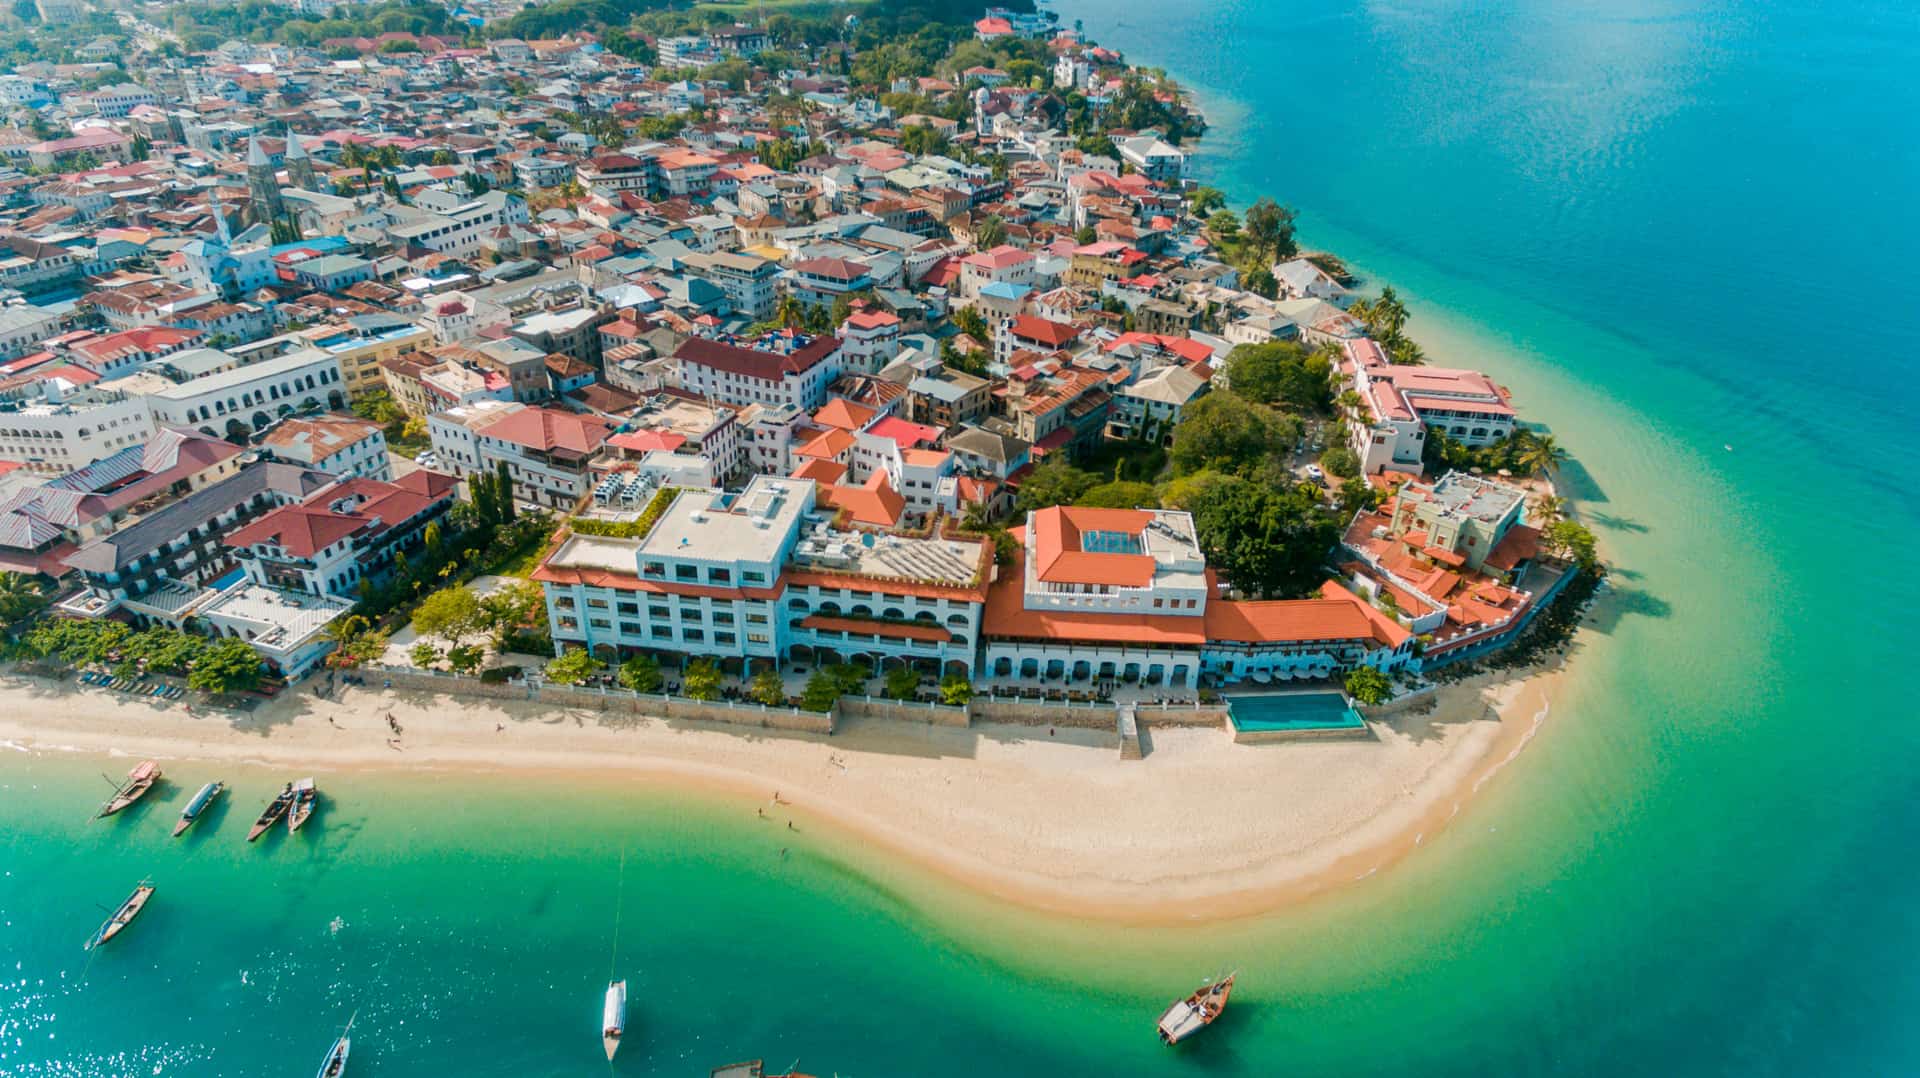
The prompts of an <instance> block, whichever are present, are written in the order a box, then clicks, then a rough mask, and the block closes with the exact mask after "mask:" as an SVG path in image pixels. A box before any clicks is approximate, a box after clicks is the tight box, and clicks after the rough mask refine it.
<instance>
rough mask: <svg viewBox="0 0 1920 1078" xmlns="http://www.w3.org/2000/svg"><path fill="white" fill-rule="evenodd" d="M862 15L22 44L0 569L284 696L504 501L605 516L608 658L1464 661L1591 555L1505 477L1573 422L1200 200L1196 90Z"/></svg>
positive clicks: (2, 371)
mask: <svg viewBox="0 0 1920 1078" xmlns="http://www.w3.org/2000/svg"><path fill="white" fill-rule="evenodd" d="M293 6H294V7H295V8H296V10H298V11H304V10H305V9H304V7H302V6H300V5H298V4H295V5H293ZM885 7H886V5H879V6H878V7H876V8H874V9H873V10H875V11H884V9H885ZM534 10H535V9H528V11H529V12H531V11H534ZM850 10H852V9H850ZM866 10H868V9H866V8H861V9H857V10H853V13H850V14H847V15H838V14H836V15H835V16H834V17H833V18H832V19H826V20H824V21H823V18H821V17H816V18H814V19H813V20H812V21H808V20H806V19H798V18H794V17H791V16H785V15H781V16H775V17H770V18H768V19H766V20H765V21H764V22H755V23H752V24H739V23H728V22H711V21H707V22H702V21H699V20H697V19H694V18H693V17H691V16H681V15H674V16H671V17H670V18H672V19H677V20H678V21H677V22H675V23H673V27H674V29H673V32H664V31H663V32H657V33H656V32H650V31H649V30H648V29H647V27H648V26H650V25H654V26H664V25H666V23H663V22H661V21H660V20H659V19H655V21H654V22H653V23H648V22H646V20H637V21H636V22H635V23H633V24H630V25H626V26H616V27H611V28H607V27H602V28H600V30H599V31H598V32H589V31H585V30H582V31H578V32H572V33H567V34H564V35H554V36H543V37H537V38H534V39H525V38H521V37H515V36H506V34H504V33H502V32H500V31H501V30H502V28H503V27H504V28H507V29H509V30H510V29H512V28H514V27H522V26H524V27H537V26H539V25H540V19H541V18H544V16H533V15H522V14H514V13H513V12H512V11H508V10H502V11H499V12H494V11H490V10H488V9H485V8H483V7H482V8H472V7H466V8H459V9H456V10H453V12H452V14H451V16H450V17H449V19H448V20H446V21H445V23H444V26H445V29H446V32H444V33H425V32H416V31H388V32H382V33H377V34H372V35H346V36H336V37H326V38H323V39H312V34H311V33H310V32H309V31H307V30H303V29H299V28H297V27H296V25H295V24H294V23H292V22H284V23H277V24H276V26H277V31H276V36H277V38H278V40H277V41H247V40H224V39H223V40H220V41H218V42H213V43H208V42H206V41H205V40H203V39H202V38H203V36H204V35H194V34H188V35H182V34H180V33H178V32H176V31H173V30H168V29H165V28H163V27H160V26H156V25H153V24H152V23H149V22H147V21H145V19H144V17H141V16H133V15H127V16H124V17H123V18H121V19H120V20H119V23H118V25H119V26H120V27H121V29H122V31H123V33H124V34H125V39H124V40H125V46H126V47H127V48H128V49H130V50H131V53H130V55H133V56H135V57H136V58H137V59H138V61H139V62H135V63H126V65H125V66H124V67H123V66H121V65H122V63H123V61H125V57H124V56H122V55H121V54H120V53H118V52H108V53H106V54H104V55H88V53H87V52H86V51H85V50H80V49H75V50H72V55H71V56H69V57H63V58H62V62H53V61H50V60H42V61H34V62H21V63H16V64H15V65H14V67H13V68H12V70H11V71H9V72H8V73H7V74H5V75H0V103H3V104H4V106H5V107H6V109H7V110H8V121H9V123H8V125H7V126H5V127H4V128H0V156H3V157H4V158H5V160H6V161H7V162H8V164H9V166H10V167H8V168H7V169H6V170H4V171H0V300H3V301H4V306H0V468H4V469H6V471H7V473H8V474H7V476H6V480H5V482H6V491H5V500H4V502H0V561H4V563H5V565H6V566H7V567H8V568H10V569H12V570H14V571H17V572H21V573H32V574H37V575H39V576H41V577H43V578H46V579H49V580H54V581H57V582H58V583H59V585H60V589H61V591H62V595H63V598H62V599H61V602H60V605H59V607H58V609H59V610H61V611H63V612H65V613H66V614H68V615H70V616H74V617H88V618H116V619H125V620H130V621H133V622H135V623H136V624H142V625H145V624H153V623H161V624H166V625H171V626H175V627H182V626H187V625H189V624H190V623H195V622H196V619H197V623H198V624H202V625H208V624H210V625H212V626H213V630H212V631H214V632H216V633H219V632H227V633H229V634H232V635H242V634H244V636H243V638H244V639H247V640H249V641H257V642H258V649H259V650H260V652H261V654H262V657H263V658H264V659H266V660H267V661H268V663H269V664H270V665H271V666H272V667H273V668H274V670H275V671H276V672H277V673H280V674H283V675H285V676H289V677H292V676H298V675H299V674H302V673H304V672H305V671H307V670H308V669H310V668H312V667H313V666H314V665H315V664H316V663H317V662H319V661H321V660H322V658H323V657H324V656H325V655H326V654H327V652H328V651H329V649H330V648H331V647H334V646H336V645H339V644H340V643H341V641H342V640H343V639H344V638H345V637H346V636H347V635H348V634H344V633H339V632H331V631H330V630H329V629H328V625H329V624H330V623H333V622H334V621H335V620H336V619H339V618H344V617H346V616H348V614H347V612H348V611H349V609H350V608H352V607H354V606H355V605H356V604H357V605H358V606H359V607H360V609H361V610H362V611H363V612H365V613H368V614H370V615H373V616H376V617H377V616H378V615H380V614H382V613H384V612H386V611H387V610H388V609H391V608H392V607H393V606H394V605H395V603H397V602H399V601H400V600H399V599H397V598H394V594H395V589H396V587H398V589H399V591H400V592H403V593H404V592H408V591H409V588H408V587H404V586H400V585H406V584H408V582H409V581H413V580H414V574H416V573H417V566H416V565H415V564H413V563H410V562H409V558H410V557H412V558H414V559H416V561H417V560H418V559H419V558H420V557H422V556H428V555H435V552H436V551H437V550H438V548H439V547H440V546H441V545H443V544H444V543H445V542H446V540H443V539H442V532H443V531H454V532H458V533H459V534H460V535H469V534H477V533H475V532H474V529H476V528H498V527H502V526H504V525H505V524H506V523H507V522H509V521H511V520H512V519H513V518H514V517H515V515H516V512H521V513H547V514H551V515H552V517H553V518H554V520H555V522H556V523H559V522H560V518H565V517H575V518H577V519H579V520H581V521H593V523H591V524H587V523H582V524H579V525H578V526H576V527H575V528H573V529H565V528H562V530H561V533H560V535H559V538H558V541H557V542H556V543H555V544H554V545H553V546H552V548H551V549H550V550H548V551H547V552H546V556H545V557H544V558H543V559H542V564H541V565H540V567H539V568H538V570H537V571H535V572H534V573H533V576H534V578H535V579H536V580H538V581H540V582H542V584H543V585H544V587H545V590H546V595H545V598H546V603H547V621H548V626H547V627H548V630H549V632H550V635H551V637H552V640H553V643H554V646H555V647H556V648H557V649H559V650H562V651H564V650H566V649H568V648H570V647H578V648H582V649H585V650H587V651H588V652H589V653H592V654H597V655H604V656H605V657H607V658H610V659H611V658H615V657H624V656H627V655H630V654H633V653H636V652H649V653H659V652H666V653H674V654H679V655H713V656H719V657H723V658H731V659H738V660H741V661H742V663H743V664H750V663H753V662H756V661H768V662H779V661H783V660H788V659H794V658H798V657H809V658H816V659H818V660H819V661H820V662H822V663H826V662H829V661H844V660H848V659H864V660H870V661H872V662H875V663H878V662H881V661H890V662H908V663H912V664H915V665H919V666H923V667H925V668H927V669H929V670H930V671H931V672H939V671H945V672H947V673H948V674H949V675H952V676H964V677H966V678H969V679H974V680H987V679H1009V680H1020V679H1042V680H1046V679H1055V680H1060V681H1064V682H1073V681H1081V682H1092V683H1099V682H1114V681H1130V682H1131V681H1140V682H1145V683H1149V684H1162V685H1167V686H1169V687H1185V688H1187V689H1188V690H1189V691H1191V689H1193V688H1194V687H1196V686H1197V685H1198V684H1199V683H1200V681H1201V680H1202V679H1203V678H1205V679H1209V680H1213V681H1216V682H1221V683H1228V682H1233V681H1239V680H1242V679H1249V678H1251V679H1255V680H1262V681H1264V680H1271V679H1276V678H1278V679H1286V678H1294V677H1304V678H1314V677H1329V676H1333V675H1335V674H1337V673H1341V672H1344V671H1347V670H1351V669H1353V668H1355V667H1359V666H1366V667H1370V668H1374V669H1378V670H1383V671H1394V670H1401V669H1410V668H1415V667H1418V666H1419V665H1420V664H1421V662H1422V661H1423V659H1424V660H1425V661H1437V660H1438V659H1439V658H1440V657H1442V656H1444V655H1447V654H1449V653H1453V654H1471V653H1476V649H1482V650H1483V649H1484V648H1485V647H1487V646H1494V645H1497V644H1498V643H1500V642H1502V641H1505V640H1508V639H1511V636H1512V634H1513V633H1515V632H1517V631H1518V630H1519V628H1520V627H1521V626H1523V625H1524V624H1525V623H1526V621H1527V619H1528V618H1529V617H1530V616H1531V612H1532V611H1533V610H1534V609H1536V608H1537V606H1538V605H1539V603H1540V602H1541V601H1542V600H1543V599H1544V598H1545V597H1547V596H1549V595H1551V594H1552V592H1553V591H1554V590H1555V589H1556V588H1557V587H1558V586H1559V583H1560V581H1561V579H1562V578H1563V576H1564V572H1563V568H1564V567H1563V566H1562V565H1560V563H1557V562H1555V561H1554V560H1553V559H1551V558H1548V557H1545V556H1544V555H1545V554H1546V553H1552V552H1554V551H1553V550H1552V549H1551V548H1553V547H1554V546H1555V544H1554V542H1553V541H1552V539H1551V538H1550V537H1548V538H1546V539H1543V536H1545V535H1546V532H1544V531H1543V527H1544V526H1545V525H1546V524H1547V523H1548V522H1547V521H1545V520H1538V521H1535V522H1534V523H1533V524H1529V523H1527V522H1526V520H1525V517H1526V516H1527V506H1526V503H1527V496H1526V493H1525V492H1524V491H1522V490H1520V489H1518V488H1516V487H1515V486H1513V485H1511V484H1509V483H1507V482H1506V481H1504V480H1502V479H1499V478H1496V477H1494V476H1491V475H1486V474H1484V473H1486V472H1493V471H1509V472H1516V471H1517V472H1519V473H1520V474H1521V476H1522V477H1524V476H1525V475H1526V474H1528V473H1529V472H1532V471H1539V470H1541V468H1542V467H1545V468H1550V467H1551V464H1552V459H1553V455H1554V453H1555V452H1557V451H1556V450H1554V449H1553V447H1551V445H1550V443H1545V442H1542V441H1541V440H1540V439H1538V438H1534V437H1533V436H1531V435H1530V434H1528V433H1527V432H1526V430H1525V428H1524V426H1523V425H1521V424H1519V423H1518V422H1517V417H1516V414H1515V411H1514V409H1513V406H1512V403H1511V401H1510V399H1509V396H1508V394H1507V392H1506V391H1505V390H1504V389H1503V388H1501V387H1499V386H1498V385H1496V384H1494V383H1493V382H1492V381H1491V380H1489V379H1487V378H1486V377H1485V376H1483V375H1480V374H1477V373H1476V372H1472V371H1460V370H1440V369H1436V368H1431V367H1424V366H1417V365H1412V364H1413V363H1415V362H1417V361H1418V359H1419V358H1420V357H1419V355H1418V349H1417V346H1414V345H1412V344H1411V342H1410V341H1408V340H1407V339H1406V338H1405V336H1404V334H1403V333H1402V326H1403V324H1404V322H1405V320H1406V312H1405V310H1404V308H1401V307H1399V306H1398V301H1397V299H1395V298H1394V297H1393V295H1392V293H1391V292H1390V291H1389V292H1388V293H1387V294H1386V295H1384V296H1382V297H1380V298H1378V299H1368V300H1358V299H1357V297H1356V295H1355V293H1354V292H1353V291H1351V290H1350V282H1349V281H1348V280H1347V279H1346V277H1345V274H1344V270H1343V268H1342V267H1340V266H1339V264H1338V263H1337V262H1336V261H1334V260H1331V259H1329V258H1326V257H1324V256H1308V255H1303V254H1302V253H1301V252H1300V251H1299V250H1297V248H1296V246H1295V242H1294V237H1293V231H1292V223H1291V219H1292V218H1291V213H1290V212H1289V211H1286V210H1284V209H1283V208H1281V207H1279V206H1276V205H1275V204H1273V203H1272V202H1270V201H1267V200H1262V201H1260V202H1258V203H1255V204H1254V205H1252V206H1250V207H1248V208H1246V209H1245V211H1244V212H1243V213H1240V214H1236V213H1234V212H1233V211H1231V210H1228V209H1227V208H1226V207H1225V205H1224V199H1222V198H1221V197H1220V196H1219V193H1218V192H1215V191H1213V190H1211V189H1209V188H1205V187H1201V186H1197V185H1196V184H1195V183H1194V182H1193V181H1192V180H1191V179H1190V178H1189V171H1190V169H1189V158H1188V152H1187V150H1186V149H1183V148H1182V146H1183V144H1190V143H1188V140H1189V138H1190V137H1191V136H1192V135H1193V134H1194V133H1196V132H1198V131H1200V130H1202V129H1203V128H1204V122H1203V121H1202V119H1201V118H1200V117H1199V116H1198V115H1197V113H1195V112H1194V111H1193V110H1192V109H1191V107H1190V106H1189V104H1188V102H1187V100H1186V99H1185V98H1184V96H1183V95H1182V94H1181V93H1180V91H1179V89H1178V87H1176V86H1174V85H1173V84H1171V83H1170V82H1168V81H1166V80H1165V79H1163V78H1160V77H1158V76H1149V75H1147V74H1143V73H1142V72H1140V71H1137V70H1135V69H1133V68H1131V67H1129V66H1127V65H1126V64H1125V62H1124V61H1123V59H1122V58H1121V57H1120V56H1119V55H1118V54H1116V53H1114V52H1112V51H1110V50H1107V49H1104V48H1101V47H1098V46H1097V45H1094V44H1093V43H1091V42H1089V41H1086V40H1084V39H1083V38H1082V37H1081V36H1080V35H1079V34H1078V33H1077V32H1076V31H1074V30H1069V29H1066V28H1063V27H1061V26H1060V25H1058V23H1057V22H1056V21H1055V20H1054V19H1053V18H1052V17H1050V16H1047V15H1042V14H1035V13H1033V12H1030V11H1010V10H1002V9H989V10H986V11H984V12H972V13H969V15H968V21H963V22H960V23H957V24H953V25H933V26H929V27H925V28H922V29H919V30H918V31H915V32H911V33H908V32H906V31H901V32H899V33H895V34H893V35H891V36H883V37H877V36H875V34H874V33H873V32H872V31H871V30H870V29H862V28H860V18H861V16H860V14H859V12H860V11H866ZM40 13H41V18H43V19H44V20H46V21H47V22H49V23H52V22H55V21H56V20H59V19H66V20H68V21H69V22H72V21H75V20H85V19H89V18H93V17H94V16H92V15H90V14H89V13H88V12H87V11H86V9H85V6H84V4H80V5H69V6H65V7H63V6H61V5H54V4H51V3H50V2H48V0H42V3H41V4H40ZM492 16H498V17H499V18H495V19H490V17H492ZM661 18H669V17H667V16H662V17H661ZM502 19H505V20H511V21H501V20H502ZM433 21H434V23H435V28H436V29H440V28H441V20H440V19H439V18H438V17H436V18H435V19H434V20H433ZM299 25H300V26H310V25H316V24H314V23H311V22H309V23H301V24H299ZM482 31H486V32H482ZM197 46H205V47H204V48H200V47H197ZM94 51H95V52H96V53H97V52H99V51H100V50H94ZM127 71H137V72H138V77H137V78H131V77H128V76H127V75H126V72H127ZM1529 438H1532V441H1528V439H1529ZM1316 439H1317V440H1318V445H1317V446H1315V449H1316V450H1317V451H1321V452H1322V453H1323V455H1322V456H1321V457H1320V459H1319V461H1318V463H1316V462H1315V461H1314V460H1313V459H1312V458H1311V456H1309V457H1302V456H1300V455H1299V453H1298V452H1297V450H1299V449H1303V448H1304V447H1306V446H1308V445H1313V444H1314V443H1315V440H1316ZM1542 459H1544V461H1545V463H1544V465H1542V464H1541V463H1540V462H1541V460H1542ZM1529 462H1531V463H1529ZM1483 465H1484V467H1483ZM1322 466H1324V468H1325V472H1323V471H1322V470H1321V469H1322ZM1455 468H1457V469H1458V470H1457V471H1455V470H1453V469H1455ZM1429 469H1432V470H1433V471H1434V473H1435V474H1433V475H1428V474H1427V473H1428V471H1429ZM1468 469H1472V470H1473V471H1474V472H1477V473H1482V474H1477V475H1473V474H1469V471H1468ZM1108 473H1111V475H1109V474H1108ZM1326 473H1332V475H1331V479H1327V475H1326ZM456 478H466V479H468V480H470V485H471V486H472V487H474V488H475V492H474V494H473V496H472V500H473V501H474V503H475V506H474V507H473V508H471V509H469V508H468V507H465V506H462V507H461V508H460V509H459V510H458V511H454V510H453V503H454V500H455V495H454V489H453V488H454V480H455V479H456ZM1109 479H1111V481H1110V482H1109V481H1107V480H1109ZM1323 479H1325V480H1326V485H1323V484H1322V480H1323ZM1343 479H1344V480H1345V481H1346V482H1345V483H1344V485H1342V484H1340V483H1339V481H1340V480H1343ZM1410 481H1411V482H1410ZM1403 484H1406V485H1405V486H1403ZM516 506H518V507H519V509H518V510H517V511H516V509H515V507H516ZM643 516H644V518H645V519H644V521H643V520H642V519H641V518H642V517H643ZM534 519H536V520H538V519H539V518H538V517H535V518H534ZM487 534H488V535H489V536H491V535H492V534H493V533H492V532H491V531H489V532H488V533H487ZM472 549H478V547H477V546H476V547H473V548H472ZM423 551H424V555H423ZM437 556H438V557H440V559H441V560H439V561H437V562H436V564H444V563H445V560H444V555H437ZM396 580H397V581H399V585H396V583H395V582H396ZM411 590H412V591H417V590H418V587H417V582H415V586H413V587H412V588H411ZM303 596H304V597H306V599H308V600H324V601H323V602H320V603H319V604H318V606H317V607H316V604H315V603H314V602H304V603H303V602H301V601H299V599H300V597H303ZM389 599H392V601H391V602H390V601H387V600H389ZM275 603H281V604H283V605H285V606H286V607H287V609H289V610H294V609H297V610H298V611H299V612H300V617H299V618H298V619H297V624H296V623H292V622H290V626H292V627H286V626H283V627H280V628H278V629H269V630H262V629H261V625H262V624H264V623H266V622H271V620H272V619H271V617H270V616H269V615H270V613H271V611H272V610H273V609H275V605H274V604H275ZM316 609H317V610H318V613H316ZM223 610H224V611H227V612H228V613H227V614H226V615H224V620H222V619H223V615H222V614H221V611H223ZM238 611H244V612H245V614H244V616H242V615H241V614H240V613H236V612H238ZM829 656H830V657H831V658H828V657H829Z"/></svg>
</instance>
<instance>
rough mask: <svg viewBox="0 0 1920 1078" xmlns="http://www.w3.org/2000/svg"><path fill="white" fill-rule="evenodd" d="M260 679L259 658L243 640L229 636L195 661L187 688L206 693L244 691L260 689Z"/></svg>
mask: <svg viewBox="0 0 1920 1078" xmlns="http://www.w3.org/2000/svg"><path fill="white" fill-rule="evenodd" d="M260 677H261V667H260V656H259V655H258V654H256V653H255V652H254V650H253V648H252V647H251V646H249V645H248V644H247V642H246V641H245V640H241V639H238V638H237V637H231V636H230V637H226V638H225V639H222V640H220V641H219V642H218V643H215V644H214V645H213V646H212V647H210V648H208V649H207V650H206V651H204V652H202V653H201V655H200V657H199V658H198V659H195V660H194V663H193V669H192V670H191V671H190V672H189V673H188V674H187V687H188V688H192V689H198V690H200V691H201V692H209V693H232V692H246V691H247V690H249V689H253V688H256V687H258V686H259V684H260Z"/></svg>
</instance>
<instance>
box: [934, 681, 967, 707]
mask: <svg viewBox="0 0 1920 1078" xmlns="http://www.w3.org/2000/svg"><path fill="white" fill-rule="evenodd" d="M971 699H973V683H972V682H970V681H968V680H967V679H966V678H964V677H961V676H960V675H959V674H948V675H947V676H946V677H943V678H941V679H940V702H941V703H943V704H946V705H947V706H949V707H965V706H966V705H967V701H968V700H971Z"/></svg>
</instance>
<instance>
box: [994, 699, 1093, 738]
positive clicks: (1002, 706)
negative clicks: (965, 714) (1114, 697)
mask: <svg viewBox="0 0 1920 1078" xmlns="http://www.w3.org/2000/svg"><path fill="white" fill-rule="evenodd" d="M967 710H968V711H970V712H971V713H972V714H973V718H974V721H976V722H1003V723H1012V724H1015V725H1019V726H1071V727H1075V728H1079V729H1086V730H1112V729H1114V723H1116V722H1117V721H1118V712H1117V711H1116V709H1115V708H1114V705H1112V704H1069V703H1049V702H1047V701H1045V700H1021V699H1018V698H1015V697H1011V696H976V697H974V698H973V699H972V700H970V701H968V703H967Z"/></svg>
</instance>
